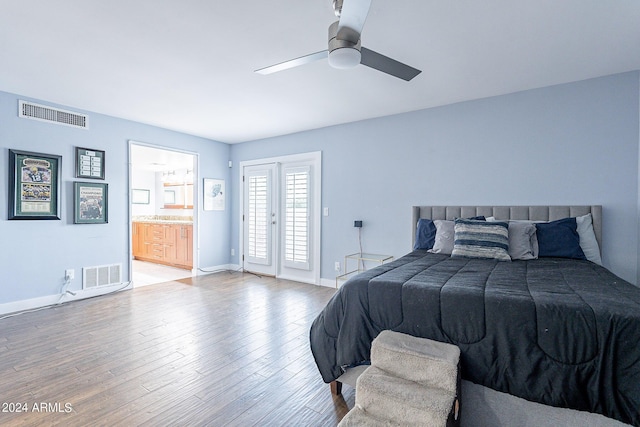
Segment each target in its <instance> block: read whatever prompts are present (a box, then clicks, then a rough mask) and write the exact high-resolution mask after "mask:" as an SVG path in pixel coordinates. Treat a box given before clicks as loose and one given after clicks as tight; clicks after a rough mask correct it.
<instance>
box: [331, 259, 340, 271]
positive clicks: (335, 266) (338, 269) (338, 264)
mask: <svg viewBox="0 0 640 427" xmlns="http://www.w3.org/2000/svg"><path fill="white" fill-rule="evenodd" d="M333 268H334V269H335V270H336V271H337V272H340V261H336V263H335V264H334V265H333Z"/></svg>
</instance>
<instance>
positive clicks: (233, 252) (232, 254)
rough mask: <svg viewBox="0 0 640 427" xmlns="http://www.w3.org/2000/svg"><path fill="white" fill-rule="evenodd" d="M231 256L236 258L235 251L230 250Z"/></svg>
mask: <svg viewBox="0 0 640 427" xmlns="http://www.w3.org/2000/svg"><path fill="white" fill-rule="evenodd" d="M231 256H236V250H235V249H233V248H231Z"/></svg>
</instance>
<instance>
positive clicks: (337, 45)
mask: <svg viewBox="0 0 640 427" xmlns="http://www.w3.org/2000/svg"><path fill="white" fill-rule="evenodd" d="M370 6H371V0H333V9H334V11H335V14H336V16H338V17H339V20H338V21H336V22H334V23H333V24H331V25H330V26H329V48H328V49H327V50H323V51H320V52H316V53H312V54H310V55H305V56H301V57H299V58H296V59H292V60H290V61H285V62H281V63H279V64H275V65H271V66H269V67H265V68H260V69H259V70H256V71H255V72H256V73H260V74H271V73H275V72H277V71H282V70H286V69H289V68H293V67H297V66H300V65H304V64H308V63H310V62H314V61H318V60H320V59H324V58H328V59H329V65H331V66H332V67H334V68H353V67H355V66H357V65H358V64H362V65H366V66H367V67H371V68H373V69H376V70H378V71H382V72H383V73H387V74H390V75H392V76H394V77H398V78H400V79H403V80H406V81H409V80H411V79H413V78H414V77H415V76H417V75H418V74H420V73H421V71H420V70H418V69H415V68H413V67H410V66H408V65H406V64H403V63H402V62H398V61H396V60H395V59H391V58H389V57H388V56H384V55H382V54H380V53H378V52H374V51H373V50H370V49H367V48H366V47H363V46H362V45H361V43H360V34H361V33H362V27H363V26H364V21H365V19H367V14H368V13H369V7H370Z"/></svg>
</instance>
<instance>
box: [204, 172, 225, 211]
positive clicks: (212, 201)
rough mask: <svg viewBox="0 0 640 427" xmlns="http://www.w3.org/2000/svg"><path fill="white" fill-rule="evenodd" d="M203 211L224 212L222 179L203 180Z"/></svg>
mask: <svg viewBox="0 0 640 427" xmlns="http://www.w3.org/2000/svg"><path fill="white" fill-rule="evenodd" d="M203 188H204V210H205V211H223V210H224V193H225V190H224V179H213V178H204V185H203Z"/></svg>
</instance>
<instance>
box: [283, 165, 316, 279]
mask: <svg viewBox="0 0 640 427" xmlns="http://www.w3.org/2000/svg"><path fill="white" fill-rule="evenodd" d="M310 200H311V198H310V168H309V167H308V166H303V167H291V168H285V169H284V264H285V266H287V267H293V268H299V269H304V270H309V269H310V263H309V243H310V227H309V222H310V221H309V218H310V214H311V209H310V208H311V207H310Z"/></svg>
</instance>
